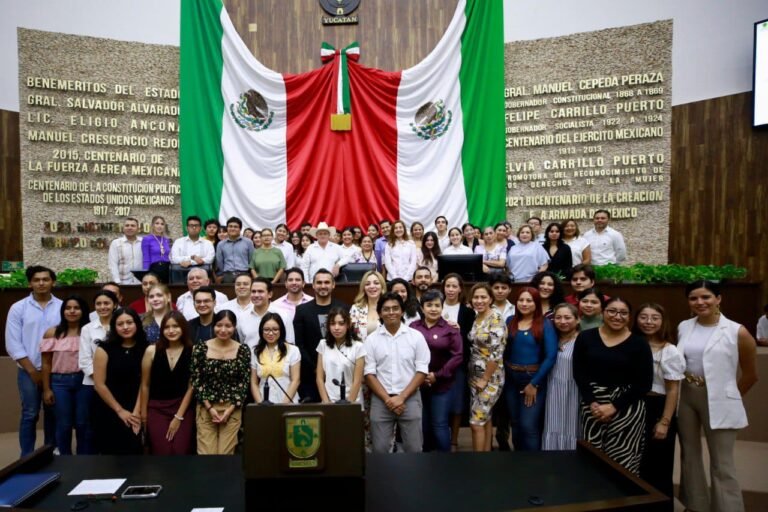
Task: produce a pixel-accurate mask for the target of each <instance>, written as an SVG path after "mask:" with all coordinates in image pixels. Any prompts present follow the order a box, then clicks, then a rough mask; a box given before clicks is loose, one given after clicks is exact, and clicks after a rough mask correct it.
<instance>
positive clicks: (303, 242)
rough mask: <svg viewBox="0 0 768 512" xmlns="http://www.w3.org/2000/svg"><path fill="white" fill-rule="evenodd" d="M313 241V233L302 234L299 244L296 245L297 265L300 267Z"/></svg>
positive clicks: (295, 259)
mask: <svg viewBox="0 0 768 512" xmlns="http://www.w3.org/2000/svg"><path fill="white" fill-rule="evenodd" d="M313 243H315V239H314V238H312V235H310V234H309V233H303V234H300V237H299V246H298V247H295V246H294V249H295V252H294V256H295V258H294V261H295V266H297V267H298V268H302V262H303V261H304V253H306V252H307V249H308V248H309V246H310V245H312V244H313Z"/></svg>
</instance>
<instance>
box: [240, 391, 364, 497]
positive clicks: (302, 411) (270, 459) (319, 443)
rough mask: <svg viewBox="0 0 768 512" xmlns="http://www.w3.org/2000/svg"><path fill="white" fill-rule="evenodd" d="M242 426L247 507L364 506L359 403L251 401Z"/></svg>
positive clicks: (362, 445)
mask: <svg viewBox="0 0 768 512" xmlns="http://www.w3.org/2000/svg"><path fill="white" fill-rule="evenodd" d="M243 429H244V436H243V474H244V477H245V504H246V510H261V509H263V507H265V506H266V507H275V509H278V510H304V511H306V510H308V507H318V506H322V507H323V508H325V506H326V505H327V506H328V507H329V508H331V509H332V510H334V511H337V510H363V509H364V508H365V479H364V476H365V443H364V437H363V436H364V434H363V411H362V408H361V407H360V404H302V405H276V404H275V405H259V404H252V405H249V406H247V407H246V409H245V419H244V423H243Z"/></svg>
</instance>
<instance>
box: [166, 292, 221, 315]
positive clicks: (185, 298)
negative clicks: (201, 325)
mask: <svg viewBox="0 0 768 512" xmlns="http://www.w3.org/2000/svg"><path fill="white" fill-rule="evenodd" d="M227 302H229V297H227V296H226V295H224V294H223V293H221V292H220V291H217V292H216V305H215V306H214V311H218V310H219V309H221V307H222V306H224V304H226V303H227ZM176 309H177V310H178V311H180V312H181V314H182V315H184V318H186V319H187V320H192V319H193V318H195V317H196V316H200V315H198V314H197V311H195V299H194V298H193V297H192V292H189V291H188V292H184V293H182V294H181V295H179V298H178V299H176Z"/></svg>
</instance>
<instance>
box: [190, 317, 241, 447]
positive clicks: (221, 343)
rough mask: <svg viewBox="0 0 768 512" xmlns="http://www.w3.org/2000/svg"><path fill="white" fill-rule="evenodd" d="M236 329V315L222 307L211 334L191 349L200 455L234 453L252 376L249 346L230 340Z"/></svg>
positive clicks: (214, 319)
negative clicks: (211, 335)
mask: <svg viewBox="0 0 768 512" xmlns="http://www.w3.org/2000/svg"><path fill="white" fill-rule="evenodd" d="M236 331H237V315H235V313H233V312H232V311H230V310H228V309H223V310H221V311H219V312H218V313H216V314H215V315H213V332H214V337H213V338H211V339H210V340H207V341H203V342H200V343H196V344H195V346H194V348H193V349H192V363H191V368H192V369H191V375H192V387H193V388H194V389H195V399H196V401H197V411H196V416H195V420H196V421H195V425H196V426H197V453H198V454H199V455H232V454H233V453H235V447H236V446H237V432H238V431H239V430H240V425H241V424H242V407H243V405H244V404H245V400H246V398H247V397H248V384H249V382H250V376H251V374H250V367H251V356H250V353H249V350H248V345H245V344H244V343H240V342H238V341H236V340H234V339H233V336H234V335H235V332H236Z"/></svg>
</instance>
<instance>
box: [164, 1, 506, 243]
mask: <svg viewBox="0 0 768 512" xmlns="http://www.w3.org/2000/svg"><path fill="white" fill-rule="evenodd" d="M181 5H182V8H181V9H182V12H181V78H180V94H181V97H180V124H181V128H180V155H179V158H180V166H181V193H182V198H181V199H182V215H183V216H184V217H186V216H188V215H198V216H200V217H202V218H203V219H207V218H218V219H220V220H226V219H227V218H228V217H230V216H233V215H234V216H238V217H240V218H241V219H243V222H244V223H245V225H246V226H250V227H254V228H262V227H274V226H276V225H277V224H279V223H282V222H286V223H287V224H288V225H289V226H290V227H291V228H292V229H296V228H298V225H299V224H300V223H301V222H303V221H309V222H311V223H312V224H317V223H318V222H320V221H325V222H327V223H329V224H331V225H335V226H337V227H341V226H346V225H352V224H356V225H361V226H365V225H367V224H368V223H370V222H378V221H379V220H380V219H383V218H389V219H403V220H404V221H405V222H406V223H409V224H410V223H411V222H413V221H417V220H418V221H423V222H424V221H425V222H427V223H431V222H432V221H433V220H434V218H435V217H437V216H438V215H445V216H446V217H447V218H448V219H449V222H450V224H451V225H460V224H461V223H463V222H465V221H470V222H472V223H475V224H478V225H487V224H492V223H495V222H498V221H500V220H503V219H504V218H505V211H506V210H505V197H506V182H505V169H504V167H505V147H504V144H505V143H504V98H503V89H504V37H503V12H502V1H501V0H459V2H458V6H457V8H456V13H455V14H454V17H453V19H452V21H451V23H450V25H449V27H448V29H447V30H446V33H445V34H444V36H443V37H442V39H441V40H440V42H439V43H438V44H437V46H436V47H435V49H434V50H433V51H432V52H431V53H430V54H429V55H428V56H427V57H426V58H425V59H424V60H423V61H422V62H420V63H418V64H417V65H415V66H414V67H412V68H409V69H405V70H403V71H400V72H387V71H381V70H378V69H373V68H367V67H365V66H363V65H361V64H359V63H358V62H356V61H355V59H356V58H357V57H358V55H359V53H358V51H357V48H355V47H350V48H349V49H347V51H346V52H345V50H340V51H333V49H329V48H328V47H324V49H323V62H325V63H324V64H321V62H320V59H318V66H319V67H318V69H316V70H314V71H310V72H308V73H301V74H281V73H279V72H277V71H273V70H271V69H267V68H266V67H265V66H264V65H262V64H261V63H260V62H259V61H258V59H257V58H255V57H254V56H253V55H252V54H251V53H250V51H249V50H248V48H247V47H246V46H245V44H244V43H243V41H242V40H241V38H240V37H239V35H238V34H237V32H236V31H235V28H234V26H233V25H232V22H231V21H230V19H229V16H228V14H227V11H226V9H225V8H224V6H223V4H222V2H221V0H182V2H181ZM360 46H361V50H360V51H361V52H362V55H363V57H364V55H365V43H364V42H362V43H361V45H360ZM320 50H321V42H320V41H318V56H320V53H321V52H320ZM343 53H344V54H345V55H348V56H349V58H347V57H346V56H345V58H344V59H342V54H343ZM361 60H364V58H363V59H361ZM344 111H351V115H352V129H351V131H332V130H331V123H330V118H331V114H335V113H337V112H344Z"/></svg>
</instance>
